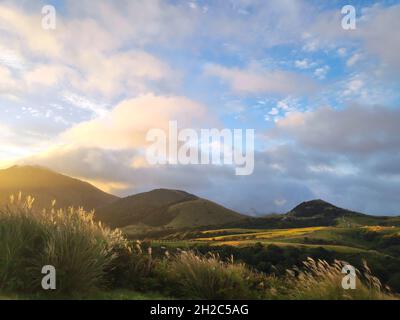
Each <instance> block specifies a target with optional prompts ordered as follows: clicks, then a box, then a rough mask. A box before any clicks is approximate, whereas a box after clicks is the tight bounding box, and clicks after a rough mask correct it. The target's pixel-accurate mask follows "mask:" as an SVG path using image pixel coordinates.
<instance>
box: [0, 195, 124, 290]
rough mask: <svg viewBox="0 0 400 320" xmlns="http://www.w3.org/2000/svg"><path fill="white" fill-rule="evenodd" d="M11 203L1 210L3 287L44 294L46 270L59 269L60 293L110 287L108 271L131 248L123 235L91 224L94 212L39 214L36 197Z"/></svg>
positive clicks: (0, 280) (0, 285) (71, 210)
mask: <svg viewBox="0 0 400 320" xmlns="http://www.w3.org/2000/svg"><path fill="white" fill-rule="evenodd" d="M21 198H22V197H21V195H19V196H18V198H17V199H15V198H14V197H12V198H11V201H10V204H9V205H8V206H6V207H4V208H2V209H0V288H1V289H3V290H12V291H27V292H35V291H38V290H41V279H42V277H43V276H44V275H42V274H41V270H42V267H43V266H44V265H53V266H54V267H55V268H56V275H57V277H56V279H57V289H58V290H57V292H62V293H71V292H86V291H90V290H92V289H94V288H98V287H102V286H105V285H106V270H107V269H108V270H109V269H110V268H112V265H113V261H114V260H115V259H116V252H118V250H120V248H124V247H126V246H127V242H126V240H125V239H124V238H123V237H122V235H121V233H120V231H117V230H116V231H111V230H109V229H107V228H105V227H103V226H102V225H101V224H99V223H95V222H94V220H93V213H88V212H85V211H84V210H83V209H81V208H79V209H75V208H69V209H67V210H63V209H58V210H56V209H54V203H53V207H52V208H50V209H49V210H43V211H42V212H37V211H33V210H32V203H33V201H34V200H33V198H31V197H28V198H26V199H25V200H22V199H21Z"/></svg>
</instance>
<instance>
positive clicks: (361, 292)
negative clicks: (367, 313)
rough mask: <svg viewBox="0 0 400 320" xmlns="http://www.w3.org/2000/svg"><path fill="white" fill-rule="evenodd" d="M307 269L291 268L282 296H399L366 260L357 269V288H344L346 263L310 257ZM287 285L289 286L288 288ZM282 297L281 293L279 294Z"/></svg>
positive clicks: (393, 297)
mask: <svg viewBox="0 0 400 320" xmlns="http://www.w3.org/2000/svg"><path fill="white" fill-rule="evenodd" d="M303 264H304V268H303V269H298V268H294V269H292V270H288V277H287V278H286V279H285V280H284V282H283V285H282V283H281V286H280V288H281V289H282V288H284V289H283V292H284V293H283V294H282V295H281V298H282V297H283V298H286V299H301V300H385V299H398V297H396V296H395V295H393V294H391V293H390V290H389V288H384V287H383V286H382V284H381V282H380V280H379V279H378V278H376V277H375V276H373V274H372V272H371V270H370V269H369V267H368V266H367V264H366V262H364V267H363V269H364V270H362V271H360V270H357V269H356V288H355V289H348V290H344V289H343V287H342V279H343V277H344V276H345V275H344V274H343V273H342V268H343V266H344V265H346V264H347V263H346V262H343V261H338V260H335V261H334V263H332V264H329V263H328V262H326V261H324V260H317V261H316V260H314V259H312V258H308V259H307V261H304V262H303ZM285 288H286V289H285ZM288 289H289V290H288ZM277 296H278V297H279V294H278V295H277Z"/></svg>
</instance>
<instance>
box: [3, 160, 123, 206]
mask: <svg viewBox="0 0 400 320" xmlns="http://www.w3.org/2000/svg"><path fill="white" fill-rule="evenodd" d="M19 192H21V193H22V194H23V196H27V195H31V196H33V197H34V198H35V202H34V208H36V209H39V210H41V209H43V208H48V207H49V205H50V203H51V202H52V201H53V200H56V201H57V202H56V203H57V206H58V207H69V206H74V207H80V206H82V207H84V208H85V209H87V210H92V209H94V208H97V207H99V206H103V205H105V204H108V203H110V202H113V201H115V200H116V199H118V198H117V197H115V196H113V195H110V194H108V193H105V192H103V191H101V190H99V189H97V188H96V187H94V186H93V185H91V184H89V183H87V182H84V181H81V180H79V179H75V178H72V177H69V176H66V175H63V174H60V173H57V172H55V171H52V170H50V169H48V168H45V167H41V166H35V165H16V166H12V167H10V168H8V169H3V170H0V205H3V204H6V203H8V201H9V196H10V195H12V194H14V195H15V194H18V193H19Z"/></svg>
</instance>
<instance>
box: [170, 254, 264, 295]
mask: <svg viewBox="0 0 400 320" xmlns="http://www.w3.org/2000/svg"><path fill="white" fill-rule="evenodd" d="M167 274H168V276H169V279H170V282H169V284H170V286H172V289H173V291H175V294H178V295H179V296H183V297H189V298H195V299H252V298H253V299H254V298H259V297H260V290H259V289H261V288H262V286H263V280H264V277H263V275H262V274H260V273H256V272H253V271H251V270H250V269H249V268H248V267H247V266H246V265H245V264H243V263H235V262H234V261H233V259H232V260H231V261H227V262H224V261H221V259H220V258H219V257H218V256H217V255H215V254H208V255H206V256H199V255H196V254H195V253H194V252H190V251H189V252H185V251H183V252H181V253H179V254H177V255H175V256H174V257H172V259H171V260H170V261H169V263H168V266H167Z"/></svg>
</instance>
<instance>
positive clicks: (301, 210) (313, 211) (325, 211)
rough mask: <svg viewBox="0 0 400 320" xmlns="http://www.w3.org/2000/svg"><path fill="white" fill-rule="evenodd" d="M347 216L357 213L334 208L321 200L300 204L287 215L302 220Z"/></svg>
mask: <svg viewBox="0 0 400 320" xmlns="http://www.w3.org/2000/svg"><path fill="white" fill-rule="evenodd" d="M349 214H357V213H356V212H353V211H350V210H347V209H343V208H339V207H336V206H334V205H333V204H331V203H329V202H326V201H324V200H322V199H315V200H311V201H305V202H302V203H300V204H299V205H298V206H296V207H295V208H293V209H292V210H291V211H290V212H289V213H288V215H291V216H295V217H302V218H308V217H314V216H326V217H340V216H343V215H349Z"/></svg>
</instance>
